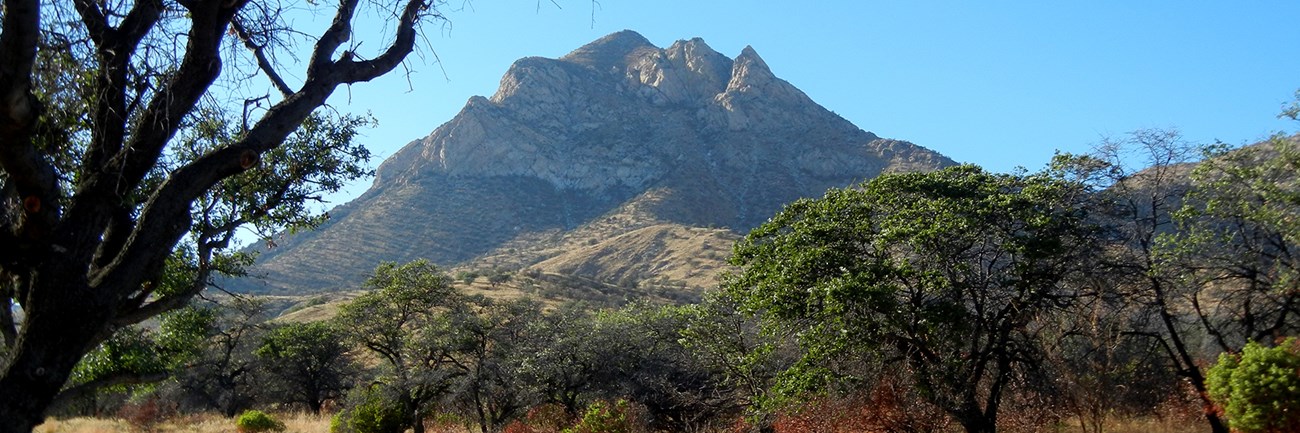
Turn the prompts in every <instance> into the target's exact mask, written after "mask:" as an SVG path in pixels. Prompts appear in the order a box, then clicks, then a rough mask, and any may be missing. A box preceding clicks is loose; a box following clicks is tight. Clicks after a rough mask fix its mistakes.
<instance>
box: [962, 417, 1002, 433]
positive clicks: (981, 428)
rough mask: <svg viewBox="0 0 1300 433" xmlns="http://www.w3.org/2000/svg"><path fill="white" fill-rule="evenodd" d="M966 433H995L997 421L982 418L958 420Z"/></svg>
mask: <svg viewBox="0 0 1300 433" xmlns="http://www.w3.org/2000/svg"><path fill="white" fill-rule="evenodd" d="M958 422H960V423H961V426H962V428H964V429H966V433H996V432H997V431H998V426H997V421H996V420H991V419H988V418H987V417H984V416H973V417H962V418H961V419H959V420H958Z"/></svg>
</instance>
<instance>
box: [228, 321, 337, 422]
mask: <svg viewBox="0 0 1300 433" xmlns="http://www.w3.org/2000/svg"><path fill="white" fill-rule="evenodd" d="M348 349H349V347H348V346H347V345H346V344H344V342H343V336H342V334H341V333H340V332H339V331H338V330H337V329H335V328H334V327H333V326H330V324H328V323H324V322H312V323H290V324H286V325H283V326H280V327H277V328H275V329H272V330H271V331H270V332H269V333H268V334H267V335H266V336H264V337H263V338H262V343H261V345H260V346H259V347H258V348H257V349H256V350H255V351H254V352H253V353H254V354H255V355H257V357H258V359H260V360H261V361H262V363H263V364H264V365H265V370H266V373H268V375H267V377H266V378H267V379H268V382H269V383H266V386H265V391H266V394H267V395H269V396H274V397H275V398H277V399H278V400H280V401H284V402H290V403H302V404H304V405H306V406H307V407H308V409H310V410H311V411H312V413H319V412H320V409H321V406H322V405H323V404H324V402H325V401H326V400H328V399H331V398H336V397H339V396H340V395H342V394H343V391H345V390H346V389H347V388H348V382H349V378H350V377H351V376H352V374H353V373H354V371H355V370H357V367H356V366H355V365H354V363H353V362H352V358H351V357H349V356H348Z"/></svg>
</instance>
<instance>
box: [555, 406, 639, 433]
mask: <svg viewBox="0 0 1300 433" xmlns="http://www.w3.org/2000/svg"><path fill="white" fill-rule="evenodd" d="M638 418H639V417H638V416H636V411H635V410H633V408H632V407H631V405H630V404H628V402H627V400H623V399H619V400H618V401H617V402H614V403H613V404H610V403H608V402H605V401H599V400H598V401H595V402H592V403H591V404H590V405H588V406H587V411H586V412H585V413H584V414H583V415H582V419H580V420H578V424H576V425H574V426H573V427H569V428H566V429H564V432H563V433H635V432H639V431H642V430H644V429H642V428H640V427H641V426H640V424H639V421H640V420H639V419H638Z"/></svg>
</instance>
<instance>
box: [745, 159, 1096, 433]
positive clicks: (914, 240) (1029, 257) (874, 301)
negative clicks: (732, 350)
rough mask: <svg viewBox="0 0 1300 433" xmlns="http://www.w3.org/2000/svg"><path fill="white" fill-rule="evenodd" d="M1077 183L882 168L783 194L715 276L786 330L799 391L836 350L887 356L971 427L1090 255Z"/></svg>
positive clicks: (1031, 353)
mask: <svg viewBox="0 0 1300 433" xmlns="http://www.w3.org/2000/svg"><path fill="white" fill-rule="evenodd" d="M1084 193H1085V189H1084V188H1083V187H1082V186H1081V185H1080V184H1078V183H1074V182H1068V181H1065V180H1061V178H1059V177H1056V176H1052V175H1044V174H1035V175H1001V174H991V173H987V172H985V171H983V170H981V169H979V168H977V167H974V166H960V167H953V168H949V169H945V170H942V171H938V172H934V173H910V174H889V175H884V176H881V177H879V178H876V179H875V180H872V181H870V182H868V183H866V184H864V185H863V186H862V187H861V188H860V189H835V190H831V191H829V192H828V193H827V194H826V196H825V197H823V198H820V199H817V200H801V201H798V202H795V203H793V204H791V205H789V206H787V207H786V208H785V209H784V210H783V211H781V213H779V214H778V215H776V216H775V217H773V218H772V219H771V220H769V221H768V222H767V223H766V224H764V225H762V226H761V227H759V228H757V229H755V230H754V231H752V232H750V233H749V235H747V236H746V237H745V238H744V239H743V240H742V241H741V242H739V243H738V244H737V245H736V248H735V255H734V256H733V258H732V262H733V263H734V264H735V265H737V266H739V267H740V269H741V271H740V272H739V273H738V274H736V275H733V276H731V277H729V279H728V281H727V282H726V285H725V290H726V291H727V292H728V293H729V294H730V295H731V296H734V297H736V299H738V300H739V301H740V305H741V306H742V308H744V309H748V310H749V311H751V312H755V313H758V314H760V315H761V316H760V317H761V318H762V319H763V320H764V322H766V326H767V330H768V331H769V332H782V333H788V334H789V335H795V336H797V337H796V338H797V339H798V341H799V342H800V344H801V345H802V346H803V348H804V355H803V359H802V360H800V361H799V362H798V363H797V364H796V365H795V366H794V367H793V368H792V369H791V370H789V371H787V372H786V373H785V377H784V382H785V383H786V384H787V386H792V387H794V389H793V390H794V391H804V390H809V388H810V387H812V388H816V387H821V386H824V385H826V383H827V382H826V381H827V380H831V379H839V378H840V377H837V375H836V374H835V373H836V371H832V370H830V369H828V368H827V366H828V365H833V363H832V361H833V360H841V362H842V360H858V362H864V363H869V362H873V360H875V359H883V360H886V361H887V362H893V363H898V364H899V365H901V366H904V368H902V369H901V370H902V371H904V372H906V373H907V374H910V376H911V377H910V379H911V381H913V382H914V383H916V386H917V387H918V389H919V390H920V392H921V394H922V395H923V396H925V397H926V398H927V399H928V400H929V401H930V402H932V403H934V404H935V405H937V406H938V407H940V408H942V409H943V410H945V411H946V412H948V413H949V414H950V415H951V416H952V417H953V418H954V419H956V420H957V421H958V422H959V423H961V424H962V426H963V427H965V429H966V431H968V432H972V433H977V432H992V431H995V430H996V426H997V415H998V408H999V405H1000V404H1001V401H1002V396H1003V395H1004V393H1005V392H1006V390H1007V388H1008V387H1009V386H1011V385H1012V383H1013V379H1014V378H1015V377H1016V374H1017V372H1018V371H1023V370H1022V369H1023V368H1026V367H1032V366H1033V365H1034V364H1035V363H1036V362H1037V360H1038V359H1039V356H1040V355H1039V353H1040V351H1039V349H1038V348H1039V341H1038V335H1037V332H1038V330H1039V326H1040V324H1041V322H1040V318H1041V317H1042V316H1043V315H1048V314H1059V312H1061V311H1062V310H1063V308H1064V307H1066V306H1068V305H1070V303H1071V302H1072V301H1073V300H1074V299H1075V297H1076V296H1077V295H1078V292H1077V290H1076V288H1075V286H1074V285H1073V284H1071V283H1072V281H1071V279H1072V278H1075V277H1078V276H1079V275H1080V273H1081V272H1082V271H1084V270H1085V269H1086V266H1087V265H1088V263H1089V262H1090V261H1091V260H1092V256H1093V254H1094V249H1095V242H1094V239H1093V236H1094V233H1095V230H1094V229H1093V227H1092V226H1091V225H1090V224H1089V222H1088V218H1087V214H1086V211H1085V208H1083V207H1082V206H1081V205H1082V203H1083V200H1082V196H1083V194H1084Z"/></svg>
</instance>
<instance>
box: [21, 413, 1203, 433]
mask: <svg viewBox="0 0 1300 433" xmlns="http://www.w3.org/2000/svg"><path fill="white" fill-rule="evenodd" d="M272 416H274V417H275V419H277V420H280V421H281V422H284V425H285V430H284V432H285V433H328V432H329V430H330V416H329V415H320V416H316V415H312V414H309V413H302V412H295V413H276V414H273V415H272ZM1070 421H1073V420H1066V422H1065V423H1064V424H1063V425H1059V426H1057V428H1055V429H1053V428H1046V429H1041V430H1039V431H1051V432H1058V433H1074V432H1082V431H1083V430H1082V429H1080V427H1079V425H1078V424H1077V423H1071V422H1070ZM959 430H960V428H957V427H956V426H953V429H952V430H951V431H954V432H957V431H959ZM234 431H235V419H234V418H226V417H223V416H220V415H216V414H200V415H188V416H181V417H177V418H174V419H171V420H168V421H166V422H163V423H160V424H158V425H156V426H154V427H153V429H152V430H142V429H140V428H138V427H136V426H132V425H131V424H130V423H128V422H126V421H125V420H121V419H105V418H86V417H81V418H68V419H53V418H51V419H48V420H46V421H45V423H44V424H41V425H39V426H37V427H36V430H34V433H143V432H147V433H231V432H234ZM428 431H430V432H437V433H442V432H464V431H466V430H464V428H462V427H452V426H440V427H439V426H433V427H431V428H430V429H429V430H428ZM1208 431H1210V429H1209V427H1208V426H1207V425H1206V424H1205V423H1204V421H1202V420H1200V419H1195V420H1188V419H1158V418H1127V419H1113V420H1110V421H1108V422H1107V423H1106V427H1105V432H1106V433H1201V432H1208Z"/></svg>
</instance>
